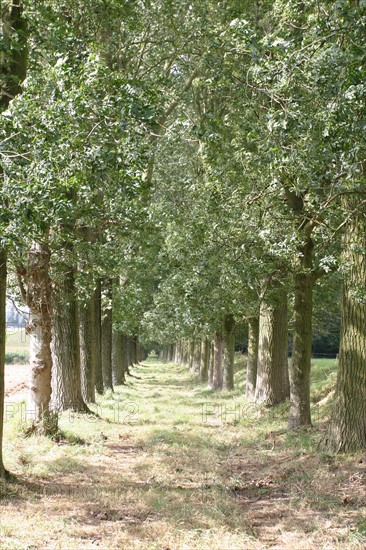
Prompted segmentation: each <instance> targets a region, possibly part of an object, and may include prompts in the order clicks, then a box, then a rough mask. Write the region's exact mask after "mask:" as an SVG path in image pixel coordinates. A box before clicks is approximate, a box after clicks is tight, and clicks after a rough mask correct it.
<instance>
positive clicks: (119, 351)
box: [112, 331, 126, 386]
mask: <svg viewBox="0 0 366 550" xmlns="http://www.w3.org/2000/svg"><path fill="white" fill-rule="evenodd" d="M112 345H113V350H112V368H113V384H114V385H116V386H123V385H124V384H126V378H125V357H126V349H125V343H124V338H123V333H122V332H121V331H115V332H113V336H112Z"/></svg>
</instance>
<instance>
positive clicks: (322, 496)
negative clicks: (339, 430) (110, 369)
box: [0, 358, 365, 550]
mask: <svg viewBox="0 0 366 550" xmlns="http://www.w3.org/2000/svg"><path fill="white" fill-rule="evenodd" d="M242 367H243V363H242V359H240V360H238V361H237V369H238V370H237V373H236V377H235V378H236V379H235V382H236V385H237V388H238V389H237V390H236V391H235V392H234V393H232V394H229V393H228V392H223V393H220V394H217V393H215V392H213V391H212V390H208V389H207V387H206V386H205V385H197V380H196V377H195V376H193V375H192V374H190V373H189V371H188V370H187V369H186V368H185V367H182V366H177V365H174V364H171V363H169V364H163V363H160V362H159V363H158V362H156V360H155V359H153V358H151V359H149V360H148V361H147V362H145V363H144V364H143V365H141V366H139V367H138V368H137V369H135V370H134V374H135V375H136V376H139V377H141V379H132V381H131V379H130V380H129V384H128V386H127V387H116V391H115V394H113V395H112V394H109V395H108V396H105V397H104V398H103V399H102V400H100V401H99V406H98V407H95V406H94V409H95V410H97V411H98V413H99V415H100V416H101V419H97V418H95V417H91V416H88V417H86V416H85V415H80V414H72V413H70V414H69V413H64V414H63V415H62V417H61V419H60V428H61V430H62V431H63V434H64V436H63V438H62V439H60V441H59V442H58V443H56V444H55V443H54V442H51V441H50V440H49V439H48V438H46V437H40V436H34V435H32V436H31V437H30V438H28V439H18V440H16V441H15V442H13V443H12V444H11V445H9V446H7V447H6V452H7V456H8V457H11V462H10V466H11V470H12V471H13V472H15V473H16V474H17V475H18V476H19V479H22V480H23V483H22V484H11V492H10V493H8V494H7V497H6V498H5V499H4V500H3V501H2V505H1V516H0V537H1V548H2V549H10V548H17V549H25V548H35V549H36V548H37V549H38V548H49V549H51V548H63V549H66V548H73V549H77V548H80V549H81V548H88V549H89V548H91V549H92V548H98V549H101V548H103V549H110V548H128V549H130V548H136V549H137V548H139V549H140V548H141V549H159V550H160V549H167V548H171V549H175V548H187V549H188V548H189V549H190V550H191V549H195V548H196V549H201V548H208V549H211V548H212V549H214V548H215V549H222V548H227V549H232V550H234V549H252V548H253V549H254V548H258V549H259V548H264V547H265V548H271V547H274V548H281V549H286V548H289V549H290V548H293V547H294V545H296V548H304V549H305V548H321V547H327V548H345V547H347V548H362V545H361V542H360V541H361V539H360V538H358V536H359V535H358V531H357V529H358V527H359V526H360V524H361V525H362V517H365V515H364V514H365V508H364V485H363V483H362V476H363V472H364V469H365V460H364V459H362V457H361V456H357V457H352V458H343V459H342V458H332V459H331V458H329V460H328V459H327V458H326V457H319V456H317V454H316V453H315V452H314V440H315V438H316V436H317V432H318V429H319V427H317V428H316V429H315V430H313V431H311V432H307V433H298V434H297V433H296V432H291V433H290V432H285V433H283V431H282V432H281V430H278V427H279V426H281V425H282V426H283V424H284V421H285V417H286V411H284V410H283V409H281V407H279V408H277V409H276V411H275V413H271V414H270V413H268V411H267V412H264V411H262V416H261V417H259V416H258V411H257V412H256V413H254V410H253V408H252V407H250V406H249V405H248V403H247V402H245V399H244V397H243V378H244V377H243V370H242ZM107 420H109V421H107ZM15 425H16V419H15V418H14V419H12V420H8V421H7V422H6V423H5V431H6V435H7V436H9V434H10V432H11V430H13V429H15V428H14V426H15ZM277 431H279V432H280V433H277ZM6 439H8V437H7V438H6ZM295 441H296V449H295V450H294V443H295ZM360 522H361V523H360Z"/></svg>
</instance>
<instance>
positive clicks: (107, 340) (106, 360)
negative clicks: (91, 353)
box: [101, 281, 113, 391]
mask: <svg viewBox="0 0 366 550" xmlns="http://www.w3.org/2000/svg"><path fill="white" fill-rule="evenodd" d="M104 294H105V296H104V300H105V302H104V303H102V326H101V338H102V374H103V387H104V390H111V391H113V381H112V282H111V281H106V286H105V292H104Z"/></svg>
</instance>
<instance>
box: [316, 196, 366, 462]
mask: <svg viewBox="0 0 366 550" xmlns="http://www.w3.org/2000/svg"><path fill="white" fill-rule="evenodd" d="M344 202H345V201H344ZM348 203H350V204H349V209H350V210H351V209H352V211H353V212H352V216H350V218H349V223H348V227H347V232H346V235H345V237H344V240H343V253H342V254H343V264H344V266H345V269H346V276H345V278H344V281H343V289H342V324H341V327H342V328H341V343H340V350H339V366H338V377H337V386H336V394H335V400H334V405H333V412H332V415H331V420H330V425H329V429H328V434H327V437H326V439H325V441H324V443H323V446H324V447H326V448H327V450H330V451H331V452H335V453H354V452H356V451H360V450H363V451H364V450H366V297H365V281H366V212H365V210H359V211H358V210H357V206H358V205H357V204H356V203H355V202H353V201H352V202H351V200H350V199H348V201H347V203H346V204H348Z"/></svg>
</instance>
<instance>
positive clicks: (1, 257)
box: [0, 248, 7, 480]
mask: <svg viewBox="0 0 366 550" xmlns="http://www.w3.org/2000/svg"><path fill="white" fill-rule="evenodd" d="M5 340H6V252H5V250H4V249H3V248H2V249H0V480H1V479H3V478H4V477H5V475H6V473H7V472H6V470H5V468H4V463H3V429H4V395H5V394H4V392H5V387H4V377H5Z"/></svg>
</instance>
